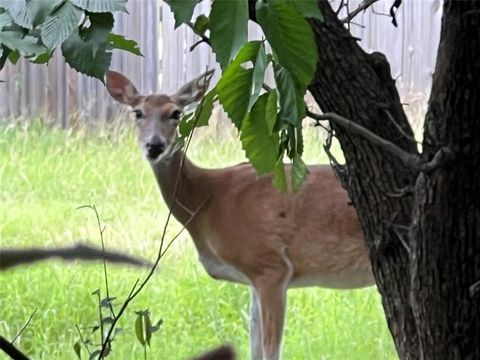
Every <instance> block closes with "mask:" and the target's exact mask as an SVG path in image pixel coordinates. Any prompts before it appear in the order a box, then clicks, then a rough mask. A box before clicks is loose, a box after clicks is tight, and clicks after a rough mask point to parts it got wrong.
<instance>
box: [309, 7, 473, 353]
mask: <svg viewBox="0 0 480 360" xmlns="http://www.w3.org/2000/svg"><path fill="white" fill-rule="evenodd" d="M319 6H320V8H321V10H322V13H323V14H324V17H325V21H324V22H319V21H312V28H313V30H314V32H315V37H316V42H317V46H318V49H319V52H318V53H319V63H318V69H317V74H316V76H315V79H314V81H313V83H312V84H311V86H310V88H309V89H310V91H311V93H312V94H313V96H314V98H315V99H316V101H317V102H318V104H319V105H320V107H321V109H322V110H323V111H324V112H336V113H338V114H340V115H342V116H344V117H346V118H349V119H351V120H353V121H355V122H357V123H358V124H361V125H362V126H364V127H366V128H368V129H370V130H371V131H373V132H374V133H376V134H377V135H380V136H382V137H383V138H384V139H386V140H389V141H391V142H393V143H395V144H397V145H398V146H400V147H401V148H403V149H404V150H406V151H409V152H411V153H417V148H416V145H415V143H414V142H413V141H411V140H409V139H408V137H406V136H404V135H402V133H406V134H408V135H412V130H411V127H410V125H409V123H408V120H407V118H406V116H405V113H404V111H403V108H402V104H401V103H400V99H399V96H398V92H397V90H396V88H395V84H394V80H392V78H391V74H390V68H389V65H388V62H387V61H386V59H385V57H384V56H383V55H381V54H379V53H373V54H366V53H365V52H364V51H363V50H362V49H361V48H360V47H359V46H358V44H357V43H356V40H355V39H354V38H352V37H351V36H350V34H349V33H348V32H347V31H346V30H345V28H344V27H343V24H342V23H341V22H340V21H339V20H338V19H337V17H336V15H335V13H334V12H333V11H332V9H331V7H330V4H329V2H328V1H326V0H319ZM478 8H479V3H478V2H477V1H475V0H468V1H467V0H465V1H450V0H447V1H445V5H444V18H443V25H442V34H441V46H440V51H439V57H438V60H437V68H436V74H435V77H434V83H433V89H432V95H431V101H430V107H429V111H428V115H427V118H426V132H425V142H424V144H423V148H424V149H425V151H424V153H423V155H422V156H424V157H425V158H426V159H428V160H430V159H432V158H433V156H434V154H435V152H436V151H437V150H439V149H440V148H441V147H442V146H445V145H447V146H449V147H450V148H451V149H452V150H453V151H454V152H455V153H457V151H459V153H458V155H457V158H456V160H455V162H454V163H450V164H448V165H445V166H443V167H440V168H439V169H437V170H434V171H433V172H431V173H425V174H419V173H418V172H417V171H416V170H414V169H412V168H410V167H408V166H407V165H405V164H403V163H401V162H400V160H398V159H397V158H395V157H393V156H392V155H390V154H389V153H386V152H384V151H382V150H381V149H378V148H377V147H375V146H374V145H372V144H370V143H369V142H368V140H365V139H363V138H359V137H358V136H354V135H352V134H350V133H349V132H348V130H345V129H343V128H342V127H340V126H338V125H336V124H335V123H332V127H333V129H334V130H335V132H336V135H337V137H338V139H339V141H340V144H341V146H342V149H343V151H344V154H345V158H346V166H345V168H344V170H345V173H344V176H342V178H343V180H344V185H345V187H346V188H347V190H348V192H349V195H350V197H351V199H352V202H353V203H354V205H355V207H356V209H357V212H358V214H359V218H360V221H361V223H362V226H363V229H364V232H365V237H366V242H367V247H368V250H369V254H370V258H371V260H372V266H373V270H374V275H375V278H376V281H377V285H378V288H379V291H380V293H381V295H382V301H383V305H384V309H385V313H386V317H387V322H388V325H389V328H390V331H391V332H392V335H393V338H394V341H395V346H396V348H397V352H398V354H399V357H400V358H401V359H435V360H438V359H474V358H480V353H479V339H480V337H479V336H478V335H475V334H480V328H479V327H480V321H479V320H480V319H479V316H478V315H479V305H480V304H479V303H478V302H479V300H478V299H479V297H478V296H477V297H472V296H471V294H470V293H469V287H470V286H471V285H472V284H473V283H475V282H476V281H479V280H480V252H479V247H480V226H476V225H477V224H480V221H479V220H480V218H479V216H480V209H479V198H480V195H479V193H480V185H479V184H480V182H477V181H476V180H475V179H476V177H477V175H478V173H479V171H480V170H478V169H479V165H480V163H479V162H480V156H479V155H480V142H479V141H476V142H475V137H476V136H479V135H480V119H479V114H480V91H479V85H480V63H479V61H480V39H479V36H480V28H479V22H480V13H479V10H478ZM392 119H393V120H394V121H395V122H396V123H397V125H398V126H400V127H401V128H402V129H403V131H399V130H398V128H397V126H395V125H394V124H393V122H392ZM417 179H418V181H417ZM412 224H413V225H412Z"/></svg>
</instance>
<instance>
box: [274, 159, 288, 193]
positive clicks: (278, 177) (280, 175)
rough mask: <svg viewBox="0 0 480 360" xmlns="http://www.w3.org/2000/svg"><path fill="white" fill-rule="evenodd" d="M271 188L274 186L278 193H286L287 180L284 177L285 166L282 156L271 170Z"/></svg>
mask: <svg viewBox="0 0 480 360" xmlns="http://www.w3.org/2000/svg"><path fill="white" fill-rule="evenodd" d="M272 183H273V186H275V187H276V188H277V189H279V190H280V191H283V192H286V191H287V190H288V187H287V178H286V177H285V165H284V164H283V154H282V156H280V157H279V159H278V160H277V162H276V164H275V168H274V169H273V181H272Z"/></svg>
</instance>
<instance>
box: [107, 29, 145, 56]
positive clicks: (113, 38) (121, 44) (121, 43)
mask: <svg viewBox="0 0 480 360" xmlns="http://www.w3.org/2000/svg"><path fill="white" fill-rule="evenodd" d="M107 41H108V43H109V44H110V48H111V49H120V50H125V51H128V52H129V53H132V54H134V55H138V56H143V54H142V52H141V51H140V47H139V46H138V43H137V42H136V41H135V40H130V39H126V38H125V37H123V36H122V35H118V34H112V33H110V34H108V37H107Z"/></svg>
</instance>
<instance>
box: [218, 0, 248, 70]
mask: <svg viewBox="0 0 480 360" xmlns="http://www.w3.org/2000/svg"><path fill="white" fill-rule="evenodd" d="M247 25H248V4H247V2H246V1H230V0H216V1H214V2H213V4H212V11H211V13H210V32H211V35H210V41H211V43H212V49H213V51H214V52H215V54H216V55H217V61H218V63H219V64H220V66H221V67H222V69H224V70H225V68H226V67H227V65H228V64H229V63H230V61H231V60H232V59H233V58H234V57H235V56H236V55H237V52H238V50H239V49H240V48H241V47H242V46H243V44H244V43H245V42H246V41H247V32H248V26H247Z"/></svg>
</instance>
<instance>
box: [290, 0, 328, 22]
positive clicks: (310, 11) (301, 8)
mask: <svg viewBox="0 0 480 360" xmlns="http://www.w3.org/2000/svg"><path fill="white" fill-rule="evenodd" d="M288 2H289V3H290V4H292V5H293V6H295V8H296V9H297V11H298V12H299V13H300V14H302V15H303V16H305V17H310V18H314V19H318V20H320V21H324V18H323V14H322V12H321V11H320V8H319V7H318V0H301V1H299V0H288Z"/></svg>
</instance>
